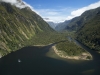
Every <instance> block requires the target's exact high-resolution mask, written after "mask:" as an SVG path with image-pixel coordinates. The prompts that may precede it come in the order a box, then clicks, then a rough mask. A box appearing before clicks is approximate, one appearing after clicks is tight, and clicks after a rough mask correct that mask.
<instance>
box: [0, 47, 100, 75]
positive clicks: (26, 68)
mask: <svg viewBox="0 0 100 75" xmlns="http://www.w3.org/2000/svg"><path fill="white" fill-rule="evenodd" d="M50 47H51V45H49V46H45V47H25V48H22V49H20V50H18V51H16V52H13V53H11V54H8V55H7V56H5V57H3V58H1V59H0V75H100V59H98V60H91V61H82V60H68V59H63V58H60V57H58V56H57V55H56V54H55V53H54V51H53V50H52V49H50ZM47 54H49V56H51V57H49V56H48V55H47ZM52 56H54V58H53V57H52ZM18 60H20V62H18Z"/></svg>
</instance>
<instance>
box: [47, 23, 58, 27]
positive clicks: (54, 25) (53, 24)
mask: <svg viewBox="0 0 100 75" xmlns="http://www.w3.org/2000/svg"><path fill="white" fill-rule="evenodd" d="M47 23H48V24H49V25H50V27H51V28H53V29H55V27H56V26H57V25H58V23H54V22H52V21H51V22H50V21H47Z"/></svg>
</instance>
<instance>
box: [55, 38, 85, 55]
mask: <svg viewBox="0 0 100 75" xmlns="http://www.w3.org/2000/svg"><path fill="white" fill-rule="evenodd" d="M56 47H57V49H58V50H60V51H64V52H65V54H66V55H68V56H77V55H81V54H82V53H83V52H86V51H85V50H84V49H82V48H81V47H80V46H77V45H76V44H75V43H73V42H72V41H68V40H66V41H64V42H61V43H58V44H57V45H56Z"/></svg>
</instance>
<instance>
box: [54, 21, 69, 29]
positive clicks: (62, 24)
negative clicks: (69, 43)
mask: <svg viewBox="0 0 100 75" xmlns="http://www.w3.org/2000/svg"><path fill="white" fill-rule="evenodd" d="M69 23H70V20H66V21H64V22H62V23H58V24H57V26H56V27H55V30H56V31H62V30H64V29H65V27H66V26H67V25H68V24H69Z"/></svg>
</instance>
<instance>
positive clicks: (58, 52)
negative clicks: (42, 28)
mask: <svg viewBox="0 0 100 75" xmlns="http://www.w3.org/2000/svg"><path fill="white" fill-rule="evenodd" d="M52 48H53V50H54V52H55V53H56V54H57V55H58V56H59V57H61V58H67V59H75V60H92V59H93V58H92V55H91V54H90V53H82V54H81V55H79V56H67V55H64V53H63V52H62V51H58V50H57V48H56V46H52ZM88 56H89V57H90V59H87V57H88Z"/></svg>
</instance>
